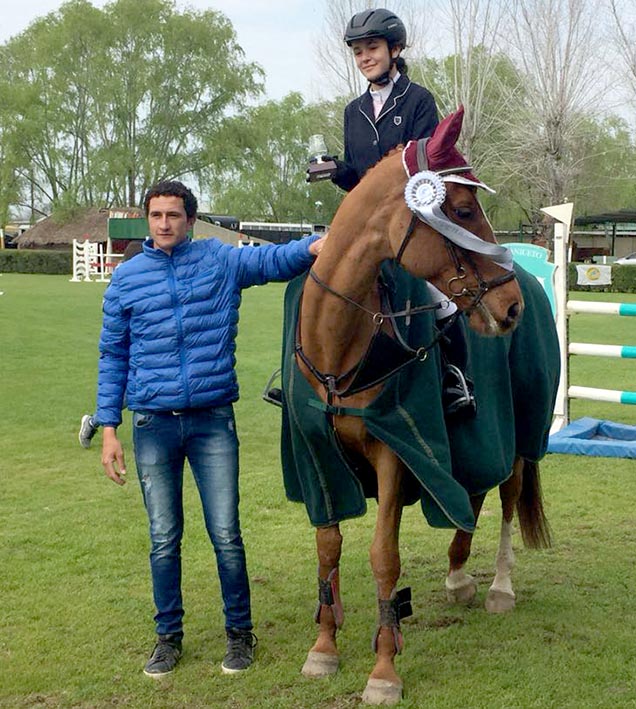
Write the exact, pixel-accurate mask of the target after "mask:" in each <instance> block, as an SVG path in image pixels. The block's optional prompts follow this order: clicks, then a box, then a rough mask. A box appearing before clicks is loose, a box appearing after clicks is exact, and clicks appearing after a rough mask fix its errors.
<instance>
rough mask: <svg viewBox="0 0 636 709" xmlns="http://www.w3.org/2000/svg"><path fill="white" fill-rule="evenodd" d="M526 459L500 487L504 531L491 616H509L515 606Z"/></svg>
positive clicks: (517, 461)
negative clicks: (517, 520) (515, 545)
mask: <svg viewBox="0 0 636 709" xmlns="http://www.w3.org/2000/svg"><path fill="white" fill-rule="evenodd" d="M523 465H524V462H523V459H522V458H516V459H515V462H514V465H513V467H512V475H511V476H510V477H509V478H508V480H506V481H505V482H504V483H502V484H501V485H500V486H499V497H500V498H501V531H500V534H499V549H498V551H497V560H496V565H495V578H494V580H493V582H492V584H491V586H490V588H489V589H488V594H487V596H486V610H487V611H488V612H489V613H506V612H507V611H511V610H513V609H514V607H515V592H514V591H513V589H512V569H513V568H514V565H515V554H514V551H513V549H512V533H513V524H512V522H513V517H514V512H515V507H516V505H517V502H518V500H519V497H520V495H521V487H522V484H523Z"/></svg>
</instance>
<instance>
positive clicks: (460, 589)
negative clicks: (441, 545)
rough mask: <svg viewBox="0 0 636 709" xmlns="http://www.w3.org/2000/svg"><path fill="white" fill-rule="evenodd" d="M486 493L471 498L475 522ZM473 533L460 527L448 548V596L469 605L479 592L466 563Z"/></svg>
mask: <svg viewBox="0 0 636 709" xmlns="http://www.w3.org/2000/svg"><path fill="white" fill-rule="evenodd" d="M485 498H486V495H485V494H483V495H475V496H474V497H471V498H470V503H471V505H472V508H473V514H474V515H475V523H476V522H477V519H478V517H479V513H480V512H481V506H482V505H483V503H484V499H485ZM472 542H473V535H472V534H471V533H470V532H464V531H463V530H461V529H458V530H457V531H456V532H455V536H454V537H453V541H452V542H451V545H450V547H449V548H448V561H449V566H448V576H447V577H446V584H445V585H446V598H447V599H448V601H449V602H450V603H461V604H464V605H468V604H470V603H472V601H473V600H474V598H475V594H476V593H477V582H476V581H475V579H474V578H473V577H472V576H471V575H470V574H468V573H466V568H465V567H466V563H467V561H468V558H469V557H470V549H471V545H472Z"/></svg>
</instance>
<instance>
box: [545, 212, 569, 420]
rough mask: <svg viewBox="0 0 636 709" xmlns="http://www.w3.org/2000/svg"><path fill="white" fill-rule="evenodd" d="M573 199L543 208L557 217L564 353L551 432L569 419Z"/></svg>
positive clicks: (558, 324)
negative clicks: (568, 314) (569, 274)
mask: <svg viewBox="0 0 636 709" xmlns="http://www.w3.org/2000/svg"><path fill="white" fill-rule="evenodd" d="M573 207H574V205H573V204H572V202H566V203H565V204H556V205H554V206H552V207H543V208H542V209H541V211H542V212H544V213H545V214H547V215H548V216H550V217H552V218H553V219H555V220H556V223H555V225H554V246H553V253H554V267H555V268H554V300H555V305H556V328H557V335H558V338H559V349H560V357H561V379H560V380H559V388H558V390H557V397H556V403H555V406H554V418H553V420H552V427H551V428H550V433H556V432H557V431H560V430H561V429H562V428H563V427H564V426H567V425H568V423H569V422H570V407H569V403H568V374H569V373H568V318H567V293H568V249H569V245H570V225H571V223H572V209H573Z"/></svg>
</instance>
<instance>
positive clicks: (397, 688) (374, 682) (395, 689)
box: [362, 678, 402, 706]
mask: <svg viewBox="0 0 636 709" xmlns="http://www.w3.org/2000/svg"><path fill="white" fill-rule="evenodd" d="M401 700H402V683H397V684H396V683H395V682H389V681H388V680H386V679H373V678H371V679H369V680H368V681H367V686H366V687H365V688H364V692H362V703H363V704H375V705H378V704H385V705H391V706H392V705H393V704H397V703H398V702H399V701H401Z"/></svg>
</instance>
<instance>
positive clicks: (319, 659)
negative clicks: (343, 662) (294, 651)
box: [301, 650, 340, 677]
mask: <svg viewBox="0 0 636 709" xmlns="http://www.w3.org/2000/svg"><path fill="white" fill-rule="evenodd" d="M339 664H340V658H339V656H338V655H329V654H327V653H326V652H315V651H313V650H310V651H309V652H308V653H307V659H306V660H305V664H304V665H303V668H302V670H301V672H302V673H303V675H305V677H327V675H333V674H335V673H336V672H337V671H338V665H339Z"/></svg>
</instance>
